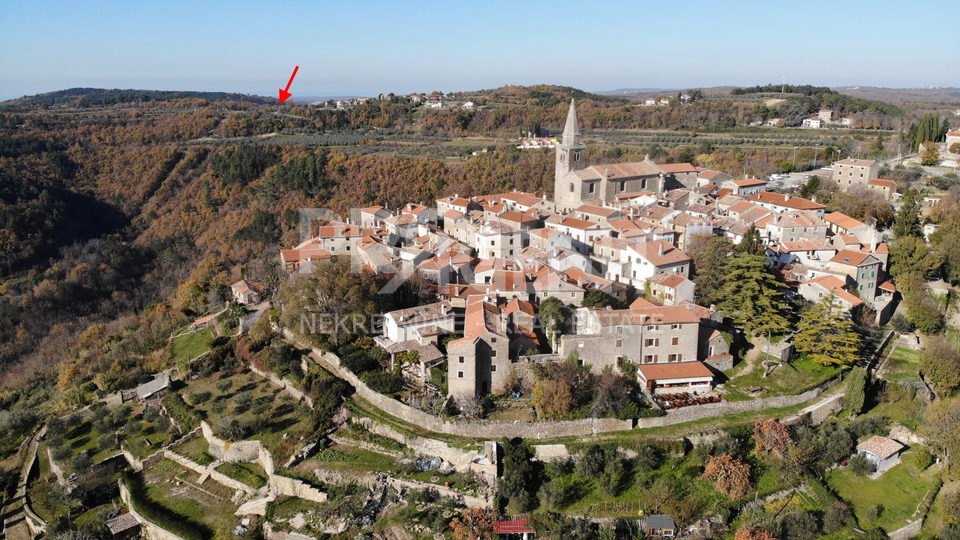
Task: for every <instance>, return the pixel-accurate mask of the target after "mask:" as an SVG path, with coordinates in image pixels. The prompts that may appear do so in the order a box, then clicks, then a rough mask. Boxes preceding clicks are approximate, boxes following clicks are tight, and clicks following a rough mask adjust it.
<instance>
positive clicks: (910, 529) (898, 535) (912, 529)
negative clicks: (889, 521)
mask: <svg viewBox="0 0 960 540" xmlns="http://www.w3.org/2000/svg"><path fill="white" fill-rule="evenodd" d="M922 528H923V520H922V519H918V520H916V521H913V522H911V523H910V524H909V525H907V526H905V527H901V528H899V529H897V530H895V531H893V532H892V533H888V534H887V536H888V537H889V538H890V540H909V539H910V538H913V537H914V536H919V535H920V529H922Z"/></svg>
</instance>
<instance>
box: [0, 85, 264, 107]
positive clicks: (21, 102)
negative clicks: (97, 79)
mask: <svg viewBox="0 0 960 540" xmlns="http://www.w3.org/2000/svg"><path fill="white" fill-rule="evenodd" d="M171 99H205V100H207V101H246V102H248V103H256V104H258V105H267V104H270V103H276V100H277V99H276V98H268V97H263V96H254V95H250V94H236V93H231V92H184V91H169V90H134V89H127V90H119V89H112V90H110V89H106V88H69V89H67V90H57V91H56V92H46V93H44V94H37V95H35V96H24V97H22V98H17V99H11V100H8V101H4V102H0V107H25V106H30V105H49V106H52V105H71V106H75V107H97V106H103V105H116V104H119V103H136V102H141V101H165V100H171Z"/></svg>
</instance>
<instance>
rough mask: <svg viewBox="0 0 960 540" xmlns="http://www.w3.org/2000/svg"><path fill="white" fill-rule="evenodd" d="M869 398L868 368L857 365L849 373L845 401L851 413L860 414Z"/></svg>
mask: <svg viewBox="0 0 960 540" xmlns="http://www.w3.org/2000/svg"><path fill="white" fill-rule="evenodd" d="M866 398H867V370H865V369H863V368H862V367H860V366H857V367H855V368H853V369H852V370H850V373H849V374H848V375H847V392H846V394H844V397H843V399H844V402H845V403H846V405H847V410H848V411H850V414H853V415H858V414H860V412H861V411H862V410H863V404H864V402H865V401H866Z"/></svg>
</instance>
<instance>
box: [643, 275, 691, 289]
mask: <svg viewBox="0 0 960 540" xmlns="http://www.w3.org/2000/svg"><path fill="white" fill-rule="evenodd" d="M648 281H652V282H654V283H658V284H660V285H663V286H664V287H670V288H671V289H676V288H677V287H679V286H680V284H682V283H683V282H684V281H687V279H686V278H685V277H683V276H681V275H680V274H657V275H655V276H653V277H651V278H650V279H649V280H648Z"/></svg>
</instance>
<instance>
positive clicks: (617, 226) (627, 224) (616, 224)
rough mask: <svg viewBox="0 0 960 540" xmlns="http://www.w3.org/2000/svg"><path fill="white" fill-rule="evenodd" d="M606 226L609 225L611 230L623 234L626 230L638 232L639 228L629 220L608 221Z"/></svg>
mask: <svg viewBox="0 0 960 540" xmlns="http://www.w3.org/2000/svg"><path fill="white" fill-rule="evenodd" d="M607 224H608V225H610V227H612V228H613V230H615V231H617V232H623V231H626V230H631V231H636V230H640V226H639V225H637V224H636V223H634V222H632V221H630V220H629V219H615V220H613V221H608V222H607Z"/></svg>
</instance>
